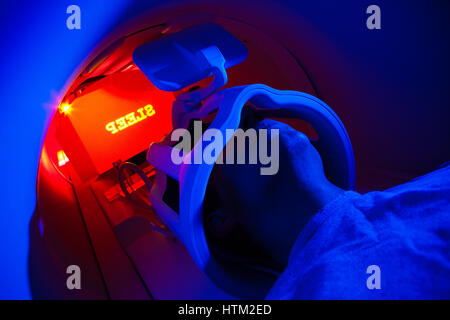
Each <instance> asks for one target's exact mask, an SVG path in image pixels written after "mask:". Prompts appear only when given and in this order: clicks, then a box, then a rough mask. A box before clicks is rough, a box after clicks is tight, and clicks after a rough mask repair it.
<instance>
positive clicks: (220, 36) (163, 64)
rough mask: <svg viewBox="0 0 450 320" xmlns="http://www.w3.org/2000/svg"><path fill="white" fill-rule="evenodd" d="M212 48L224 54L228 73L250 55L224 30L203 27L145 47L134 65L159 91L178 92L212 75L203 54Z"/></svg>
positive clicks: (138, 52) (208, 26)
mask: <svg viewBox="0 0 450 320" xmlns="http://www.w3.org/2000/svg"><path fill="white" fill-rule="evenodd" d="M209 47H217V48H218V49H219V51H220V52H221V53H222V55H223V57H224V58H225V65H224V67H225V69H227V68H229V67H231V66H234V65H235V64H238V63H240V62H242V61H244V60H245V59H246V58H247V54H248V53H247V48H246V47H245V46H244V45H243V44H242V43H241V42H240V41H239V40H238V39H237V38H235V37H234V36H233V35H232V34H231V33H229V32H228V31H226V30H225V29H224V28H222V27H221V26H219V25H217V24H213V23H203V24H199V25H196V26H193V27H190V28H188V29H185V30H182V31H180V32H176V33H173V34H169V35H167V36H164V37H162V38H160V39H157V40H153V41H151V42H148V43H146V44H143V45H141V46H140V47H138V48H137V49H136V50H135V51H134V53H133V61H134V62H135V63H136V65H137V66H138V67H139V69H141V71H142V72H144V74H145V75H146V76H147V77H148V78H149V79H150V81H151V82H152V83H153V84H154V85H155V86H156V87H157V88H159V89H161V90H165V91H178V90H181V89H183V88H185V87H188V86H190V85H192V84H194V83H196V82H198V81H200V80H203V79H206V78H208V77H209V76H210V75H212V73H211V68H210V65H209V64H208V62H207V61H205V59H204V57H203V55H202V54H200V53H201V51H202V50H204V49H206V48H209Z"/></svg>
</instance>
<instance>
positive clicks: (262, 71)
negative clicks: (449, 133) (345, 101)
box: [33, 19, 450, 299]
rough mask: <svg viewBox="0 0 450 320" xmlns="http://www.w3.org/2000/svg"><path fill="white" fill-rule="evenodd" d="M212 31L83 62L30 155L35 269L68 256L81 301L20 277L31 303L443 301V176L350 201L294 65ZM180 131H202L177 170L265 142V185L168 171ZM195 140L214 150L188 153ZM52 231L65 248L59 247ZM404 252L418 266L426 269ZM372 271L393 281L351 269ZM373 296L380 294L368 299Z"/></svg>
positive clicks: (203, 170)
mask: <svg viewBox="0 0 450 320" xmlns="http://www.w3.org/2000/svg"><path fill="white" fill-rule="evenodd" d="M221 21H222V25H220V24H217V23H201V24H195V25H193V26H185V27H182V28H178V29H176V30H173V31H169V32H167V31H165V32H164V33H162V32H161V31H162V30H167V28H163V27H162V26H160V25H156V26H153V27H149V28H145V29H142V30H141V31H140V32H135V33H133V34H131V35H129V36H126V37H124V38H121V39H120V40H118V41H116V42H115V43H114V44H113V45H112V46H111V47H110V48H108V49H106V50H105V51H104V52H103V53H101V54H100V55H99V56H97V57H95V58H94V59H93V61H92V62H91V63H89V65H88V66H87V67H86V68H85V69H84V70H83V71H82V72H81V73H80V74H79V75H78V77H77V78H76V79H75V81H74V82H73V83H72V85H71V86H70V88H69V89H68V91H67V93H66V94H65V96H64V97H63V99H62V102H61V104H60V108H59V112H57V113H56V114H55V116H54V118H53V120H52V122H51V124H50V126H49V129H48V133H47V136H46V140H45V143H44V146H43V150H42V156H41V161H40V168H39V174H38V210H39V213H40V221H41V222H42V221H44V225H45V228H44V229H41V233H42V236H43V235H45V238H46V241H47V243H48V242H52V241H51V240H52V239H59V243H57V244H55V243H52V244H51V245H50V246H51V250H50V252H51V254H53V255H55V256H61V251H66V252H70V260H73V261H77V264H78V265H79V266H80V268H81V269H82V270H85V271H84V273H85V274H84V276H83V277H84V279H85V281H84V282H83V287H84V290H83V291H82V292H77V291H67V290H65V288H63V287H60V286H59V285H58V284H54V287H47V288H44V287H43V286H42V284H41V283H39V279H36V278H35V279H34V283H33V288H34V292H33V294H34V295H35V296H36V297H38V298H39V297H41V298H42V297H44V298H48V297H55V296H57V297H61V295H62V296H64V297H67V298H105V297H106V298H108V297H109V298H119V299H120V298H139V299H142V298H144V299H148V298H155V299H235V298H244V299H246V298H257V299H262V298H265V297H269V298H273V299H280V298H281V299H295V298H408V297H416V298H417V297H419V298H422V297H441V298H442V297H447V298H448V288H449V287H450V284H449V279H450V276H449V275H450V270H449V269H448V267H446V264H448V250H447V249H448V239H445V236H444V237H439V234H442V232H444V233H445V232H446V231H445V230H447V231H448V226H449V219H448V217H447V216H448V215H447V216H446V215H445V212H446V210H448V208H449V199H448V194H447V193H446V192H448V189H449V186H448V181H449V179H447V178H448V175H449V170H448V168H444V169H441V171H437V172H435V173H432V174H430V175H428V176H425V177H423V178H422V179H419V180H417V182H415V183H410V184H409V185H405V186H399V187H397V188H394V189H392V190H391V191H389V192H386V193H384V194H383V193H376V192H374V193H368V194H366V195H360V194H358V193H356V192H355V191H353V190H354V187H355V164H354V156H353V149H352V145H351V142H350V138H349V136H348V134H347V131H346V129H345V127H344V125H343V123H342V122H341V120H340V119H339V117H338V115H337V114H336V113H335V112H334V111H333V110H332V108H330V107H329V106H328V105H326V104H325V103H324V102H323V101H321V100H320V99H318V98H316V97H314V96H313V95H310V94H308V93H311V94H314V85H313V84H311V83H310V81H309V78H308V77H307V76H306V74H305V73H304V71H303V69H302V67H301V66H300V65H299V64H298V61H297V60H296V59H295V58H294V57H292V55H291V54H290V53H289V52H288V51H286V49H285V48H283V47H282V46H280V45H279V44H277V43H276V42H273V46H271V47H269V48H270V49H267V50H265V51H261V50H259V48H258V44H257V43H254V42H252V41H248V40H247V39H246V36H255V34H256V35H258V31H255V30H254V29H252V28H251V26H249V25H240V24H239V22H237V21H234V20H233V21H227V20H226V19H222V20H221ZM237 29H239V30H241V32H240V33H236V34H234V33H233V30H234V31H235V30H237ZM169 30H170V29H169ZM260 36H261V35H260ZM264 37H265V36H264ZM249 39H250V38H249ZM268 41H270V39H268ZM276 55H278V56H283V55H284V57H286V59H284V60H283V61H280V60H276V61H274V60H273V57H274V56H276ZM261 65H264V66H265V68H261V67H260V66H261ZM274 65H276V66H279V67H277V68H274V67H273V66H274ZM249 70H251V72H249ZM286 70H289V72H287V73H286ZM266 80H267V81H266ZM261 82H263V83H264V84H258V83H261ZM275 83H276V84H277V89H274V88H272V87H271V86H270V84H275ZM280 86H281V87H280ZM278 89H282V90H278ZM288 89H289V90H288ZM305 92H306V93H305ZM195 121H200V122H201V123H202V124H204V132H202V134H201V135H200V136H199V135H198V134H196V135H193V139H194V140H193V144H192V148H191V149H190V150H187V152H186V153H185V154H184V157H186V158H189V157H191V158H193V157H194V156H195V154H196V152H201V150H204V149H205V148H207V147H208V145H210V144H213V143H216V144H217V148H216V149H215V152H214V159H215V160H216V159H217V158H219V156H220V155H221V154H223V153H229V152H231V149H234V147H233V148H230V146H229V143H230V141H233V139H234V137H233V136H229V135H227V134H226V130H230V129H233V130H236V129H245V130H250V129H263V130H266V129H275V130H276V131H273V132H276V137H277V141H278V139H279V141H280V143H279V145H276V147H277V150H274V148H273V147H272V148H271V152H275V151H276V152H277V155H279V161H280V170H279V171H278V172H276V173H275V174H273V175H269V176H264V175H260V174H257V173H255V172H260V171H259V169H260V168H259V165H260V164H256V165H254V164H243V165H238V164H235V163H233V164H229V163H224V164H215V163H214V161H213V162H212V163H206V162H202V163H195V162H194V163H192V162H187V161H183V162H181V163H174V162H173V161H172V158H171V155H172V153H173V151H174V148H176V146H175V144H176V142H179V141H175V140H174V139H172V138H173V136H172V135H171V133H172V132H174V130H177V129H184V130H185V132H186V133H187V134H189V133H193V128H194V123H195ZM208 130H215V133H216V134H217V133H220V135H221V137H227V139H222V140H218V139H204V138H203V136H204V135H205V133H206V132H207V131H208ZM180 137H181V135H179V136H178V138H180ZM216 137H217V136H216ZM191 138H192V137H190V138H189V140H191ZM269 138H270V139H275V135H274V134H272V133H271V135H269ZM258 143H259V141H258ZM243 148H244V149H245V150H244V152H248V150H249V149H248V148H250V145H247V144H244V145H243ZM278 149H279V150H278ZM237 152H239V150H236V153H237ZM234 155H235V154H234ZM255 168H256V169H257V170H256V171H255ZM446 177H447V178H446ZM446 181H447V182H446ZM430 196H432V197H435V198H436V199H440V200H439V201H440V205H439V206H435V205H434V204H433V203H432V202H429V201H428V198H427V197H430ZM411 197H414V200H412V198H411ZM424 208H425V209H424ZM426 208H429V209H431V208H432V209H433V210H434V212H433V214H430V215H429V216H428V217H427V219H425V220H424V221H425V222H424V223H423V224H422V225H421V227H418V226H417V224H416V222H417V221H416V220H415V217H413V216H411V215H412V214H413V215H416V216H417V217H420V216H421V215H422V213H421V212H422V211H421V210H428V209H426ZM437 221H440V227H439V228H441V229H439V228H438V229H436V222H437ZM66 223H70V224H71V225H72V226H73V230H72V232H73V234H72V235H70V234H69V235H67V234H66V235H62V234H59V231H58V225H60V224H66ZM79 230H82V232H78V231H79ZM432 235H437V238H433V236H432ZM75 239H76V241H75ZM410 245H412V246H414V247H415V248H419V249H417V250H419V251H420V252H423V250H426V251H427V252H428V253H427V260H426V261H428V262H426V265H423V264H424V263H425V260H423V259H422V258H420V257H418V255H417V251H415V250H416V249H414V250H412V249H411V246H410ZM380 248H381V249H380ZM386 252H389V253H390V254H389V257H390V258H389V259H387V258H386ZM63 256H64V255H63ZM393 256H394V257H396V256H397V257H398V258H401V259H407V260H408V261H409V262H410V263H411V265H412V266H411V270H413V271H418V270H421V271H422V272H424V273H423V274H424V276H423V277H424V280H425V281H426V283H423V284H422V283H409V282H408V279H409V278H408V277H409V275H401V276H400V278H396V277H397V276H398V275H399V272H398V271H395V269H396V268H397V267H398V263H399V262H398V261H396V260H395V258H394V259H392V257H393ZM442 259H444V260H442ZM445 259H447V260H445ZM63 260H64V258H63ZM445 261H447V262H445ZM65 262H66V261H62V260H59V261H56V262H55V263H56V264H64V263H65ZM373 265H376V266H377V267H378V269H376V268H372V269H370V270H380V268H381V270H386V271H387V272H390V274H392V275H395V276H392V278H389V276H387V278H386V279H385V278H383V279H385V280H382V282H381V284H380V282H379V278H377V277H375V278H373V279H375V280H373V281H374V282H373V283H372V282H370V281H372V280H370V281H369V280H368V279H367V277H368V275H367V273H366V269H367V270H369V267H371V266H373ZM45 267H46V268H48V266H45ZM43 268H44V267H43ZM118 270H120V272H118ZM358 270H359V271H358ZM388 270H389V271H388ZM324 277H328V278H324ZM366 280H367V281H366ZM389 281H392V283H396V286H395V288H391V289H390V290H382V288H384V286H388V287H389V284H388V283H389ZM348 288H351V290H349V289H348ZM319 289H320V290H319Z"/></svg>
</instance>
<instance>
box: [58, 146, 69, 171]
mask: <svg viewBox="0 0 450 320" xmlns="http://www.w3.org/2000/svg"><path fill="white" fill-rule="evenodd" d="M56 155H57V157H58V166H60V167H62V166H63V165H65V164H66V163H67V162H69V158H67V156H66V154H65V153H64V151H62V150H60V151H58V152H57V153H56Z"/></svg>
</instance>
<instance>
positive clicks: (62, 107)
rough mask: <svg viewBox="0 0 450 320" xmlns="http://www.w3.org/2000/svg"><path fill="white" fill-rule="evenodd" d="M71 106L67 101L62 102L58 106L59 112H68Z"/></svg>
mask: <svg viewBox="0 0 450 320" xmlns="http://www.w3.org/2000/svg"><path fill="white" fill-rule="evenodd" d="M70 109H71V106H70V104H68V103H64V104H62V105H60V106H59V112H61V113H62V114H69V113H70Z"/></svg>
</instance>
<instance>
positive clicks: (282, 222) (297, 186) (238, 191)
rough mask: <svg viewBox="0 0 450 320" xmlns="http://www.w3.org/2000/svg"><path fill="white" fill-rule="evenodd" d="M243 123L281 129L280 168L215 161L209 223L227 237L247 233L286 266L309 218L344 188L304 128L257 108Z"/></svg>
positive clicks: (247, 113)
mask: <svg viewBox="0 0 450 320" xmlns="http://www.w3.org/2000/svg"><path fill="white" fill-rule="evenodd" d="M244 117H245V118H244ZM241 127H242V128H243V129H244V130H245V129H248V128H255V129H256V130H258V129H262V128H265V129H269V130H268V132H269V133H270V129H278V130H279V170H278V172H277V173H276V174H275V175H261V174H260V168H261V165H260V164H257V165H255V164H216V165H215V166H214V169H213V172H212V174H211V179H210V183H209V185H208V191H207V194H206V198H208V195H211V194H214V197H215V198H216V202H217V203H218V205H217V207H216V208H215V210H214V213H213V214H210V215H209V218H208V219H207V226H206V228H207V230H208V231H209V233H210V234H214V235H215V236H216V237H219V238H221V239H222V240H223V241H227V239H228V238H229V237H230V236H231V235H233V234H236V232H239V233H245V235H241V237H239V238H240V239H244V238H247V239H248V240H249V241H250V242H251V243H253V244H254V245H255V246H256V247H258V249H260V250H261V251H262V252H264V253H265V254H267V255H268V256H269V257H271V258H272V259H273V260H274V261H276V262H277V263H278V264H279V265H282V266H284V265H286V263H287V260H288V257H289V252H290V249H291V247H292V245H293V244H294V242H295V239H296V238H297V236H298V234H299V233H300V231H301V230H302V228H303V227H304V226H305V224H306V223H307V222H308V221H309V219H310V218H311V217H312V216H313V215H314V214H315V213H316V212H317V211H318V210H319V209H320V208H321V207H323V206H324V205H325V204H326V203H328V202H329V201H331V200H333V199H334V198H335V197H336V196H337V195H338V194H339V193H341V192H342V190H341V189H339V188H337V187H336V186H334V185H333V184H331V183H330V182H329V181H328V180H327V178H326V177H325V174H324V170H323V166H322V160H321V158H320V155H319V153H318V152H317V150H316V149H315V148H314V146H313V145H312V144H311V143H310V141H309V139H308V137H306V136H305V135H304V134H303V133H301V132H298V131H296V130H295V129H293V128H291V127H290V126H288V125H286V124H284V123H282V122H278V121H274V120H269V119H260V118H258V115H257V114H256V113H255V112H253V111H246V112H245V114H243V120H242V122H241ZM269 137H271V138H273V136H271V135H270V134H269ZM247 147H248V146H247ZM271 151H272V152H274V150H271ZM224 153H226V149H225V150H224ZM205 201H206V199H205Z"/></svg>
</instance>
